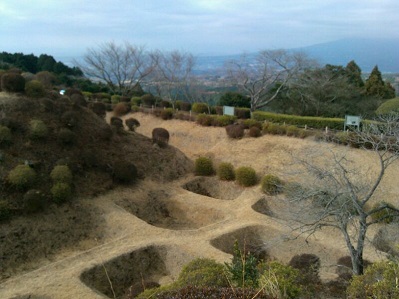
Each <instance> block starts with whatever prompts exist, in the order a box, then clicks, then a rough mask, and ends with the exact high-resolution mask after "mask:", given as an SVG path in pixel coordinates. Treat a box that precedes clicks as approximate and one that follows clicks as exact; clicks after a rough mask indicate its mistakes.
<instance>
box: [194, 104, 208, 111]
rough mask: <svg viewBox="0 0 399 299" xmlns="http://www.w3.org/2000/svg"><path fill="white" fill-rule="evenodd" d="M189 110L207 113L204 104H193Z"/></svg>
mask: <svg viewBox="0 0 399 299" xmlns="http://www.w3.org/2000/svg"><path fill="white" fill-rule="evenodd" d="M191 110H192V111H193V112H195V113H208V105H207V104H205V103H194V104H192V106H191Z"/></svg>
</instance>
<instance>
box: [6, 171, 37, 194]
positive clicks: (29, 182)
mask: <svg viewBox="0 0 399 299" xmlns="http://www.w3.org/2000/svg"><path fill="white" fill-rule="evenodd" d="M36 177H37V175H36V172H35V171H34V170H33V169H32V168H30V167H29V165H18V166H16V167H15V168H14V169H12V170H11V171H10V172H9V174H8V177H7V179H8V182H9V183H10V184H11V185H13V186H14V187H16V188H17V189H21V190H23V189H27V188H29V187H32V186H33V185H34V184H35V182H36Z"/></svg>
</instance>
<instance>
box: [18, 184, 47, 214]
mask: <svg viewBox="0 0 399 299" xmlns="http://www.w3.org/2000/svg"><path fill="white" fill-rule="evenodd" d="M23 206H24V211H25V212H27V213H35V212H38V211H41V210H43V209H44V208H45V206H46V196H45V194H44V193H43V192H42V191H40V190H35V189H31V190H29V191H28V192H26V193H25V194H24V198H23Z"/></svg>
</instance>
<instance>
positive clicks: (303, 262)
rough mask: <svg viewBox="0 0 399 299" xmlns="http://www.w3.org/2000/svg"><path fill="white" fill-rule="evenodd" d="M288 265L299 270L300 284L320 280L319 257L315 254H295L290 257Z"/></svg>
mask: <svg viewBox="0 0 399 299" xmlns="http://www.w3.org/2000/svg"><path fill="white" fill-rule="evenodd" d="M288 265H289V266H291V267H293V268H295V269H298V270H299V271H300V273H301V274H302V275H301V282H302V284H304V285H308V284H314V283H318V282H320V277H319V271H320V258H319V257H318V256H317V255H315V254H310V253H303V254H297V255H295V256H293V257H292V259H291V261H290V262H289V263H288Z"/></svg>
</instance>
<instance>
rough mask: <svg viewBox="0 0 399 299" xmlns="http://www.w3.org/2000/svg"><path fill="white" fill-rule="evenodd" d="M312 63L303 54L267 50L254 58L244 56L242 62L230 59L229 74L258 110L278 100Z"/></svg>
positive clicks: (254, 108) (228, 64)
mask: <svg viewBox="0 0 399 299" xmlns="http://www.w3.org/2000/svg"><path fill="white" fill-rule="evenodd" d="M310 62H311V61H310V60H309V59H307V58H306V56H305V55H304V54H303V53H289V52H287V51H285V50H270V51H269V50H267V51H266V50H265V51H261V52H259V53H258V54H257V55H256V57H255V58H254V59H250V58H249V57H248V55H243V56H242V57H241V59H240V60H239V61H234V60H233V61H230V62H228V63H227V65H226V67H227V76H228V78H229V79H230V81H231V82H232V83H233V84H234V85H236V86H238V87H239V88H240V89H241V90H242V91H243V92H244V93H246V94H248V96H249V97H250V101H251V111H255V110H257V109H260V108H263V107H265V106H267V105H268V104H269V103H270V102H271V101H273V100H275V99H276V98H277V96H278V94H279V93H280V91H281V89H282V88H283V87H284V86H286V85H287V83H288V82H289V81H290V79H291V78H293V77H294V76H295V75H296V74H298V73H299V72H300V71H301V70H303V69H304V68H306V67H307V66H308V65H309V63H310Z"/></svg>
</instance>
